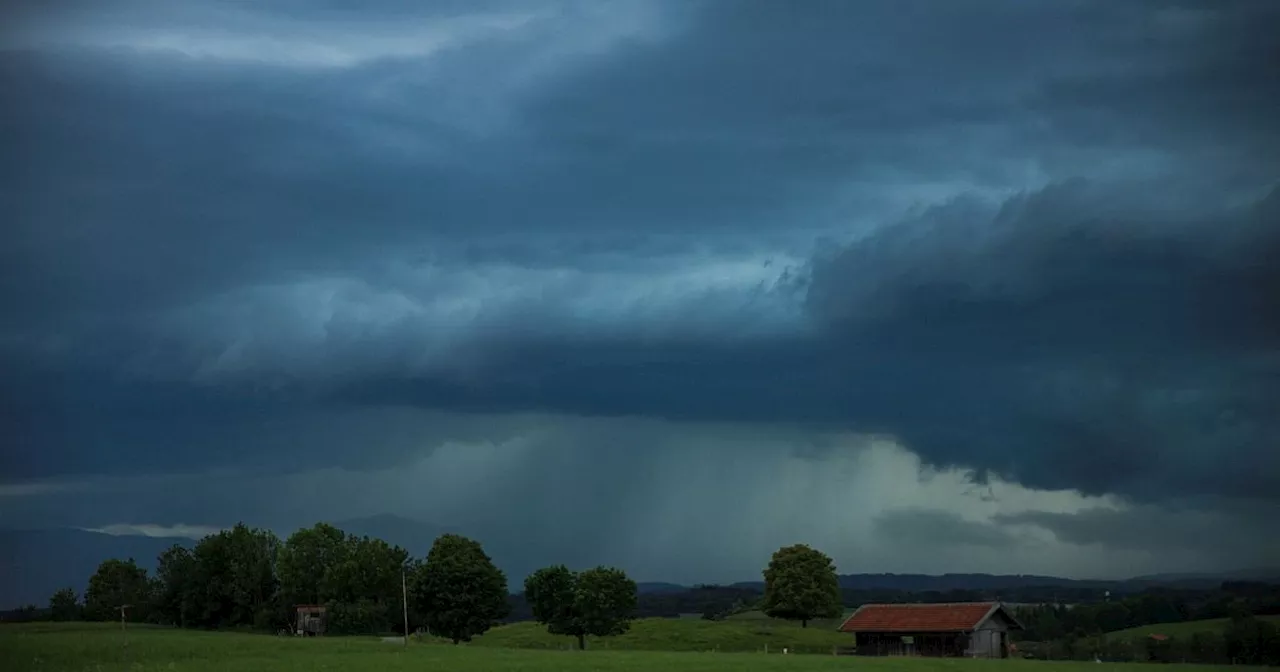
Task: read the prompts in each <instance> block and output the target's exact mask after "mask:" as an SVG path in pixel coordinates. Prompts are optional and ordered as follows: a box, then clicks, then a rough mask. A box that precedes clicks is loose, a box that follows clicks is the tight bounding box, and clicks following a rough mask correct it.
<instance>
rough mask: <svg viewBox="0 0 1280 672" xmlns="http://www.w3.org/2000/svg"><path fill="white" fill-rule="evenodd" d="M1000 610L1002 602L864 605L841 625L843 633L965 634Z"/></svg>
mask: <svg viewBox="0 0 1280 672" xmlns="http://www.w3.org/2000/svg"><path fill="white" fill-rule="evenodd" d="M997 609H1003V607H1001V606H1000V603H999V602H961V603H951V604H864V605H862V606H861V607H858V610H857V611H855V612H853V614H852V615H850V616H849V618H848V619H847V620H846V621H845V622H844V624H843V625H841V626H840V632H964V631H967V630H973V629H974V628H976V627H977V626H978V624H979V623H981V622H982V621H984V620H986V618H987V617H988V616H989V615H991V614H993V613H994V612H995V611H996V610H997ZM1005 615H1006V616H1007V615H1008V613H1007V612H1006V613H1005ZM1010 620H1012V618H1011V619H1010Z"/></svg>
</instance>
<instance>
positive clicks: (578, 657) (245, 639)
mask: <svg viewBox="0 0 1280 672" xmlns="http://www.w3.org/2000/svg"><path fill="white" fill-rule="evenodd" d="M0 661H2V662H3V665H2V666H3V669H4V670H5V671H6V672H34V671H36V670H40V671H41V672H60V671H63V670H67V671H70V670H94V671H96V672H124V671H125V670H154V671H158V670H165V671H168V672H212V671H214V670H217V671H219V672H249V671H250V670H252V671H253V672H295V671H296V672H303V671H306V672H311V671H312V670H350V671H352V672H366V671H367V672H399V671H401V670H404V671H406V672H407V671H410V670H412V671H415V672H417V671H420V670H451V671H454V672H470V671H472V670H474V671H476V672H480V671H484V672H503V671H504V670H513V671H514V670H519V671H521V672H544V671H545V672H560V671H564V672H586V671H587V670H597V671H598V670H619V671H623V672H640V671H642V670H660V671H661V672H729V671H736V670H745V669H750V670H762V671H764V672H770V671H773V670H789V671H792V672H808V671H813V672H820V671H825V670H833V671H834V670H848V669H850V668H851V667H857V668H858V669H859V670H861V671H862V672H931V671H935V670H939V671H942V672H951V671H954V672H983V671H984V670H988V669H999V670H1002V671H1003V672H1017V671H1019V670H1025V671H1026V672H1070V671H1078V672H1108V671H1110V670H1123V671H1125V672H1127V671H1128V670H1140V669H1149V667H1148V668H1140V667H1137V666H1135V665H1132V664H1129V665H1126V664H1106V663H1104V664H1100V665H1099V664H1093V663H1065V662H1063V663H1060V662H1031V661H1020V660H1001V661H981V660H964V659H950V660H938V659H925V658H913V659H903V658H862V659H857V660H853V659H850V658H836V657H833V656H784V655H779V654H771V655H764V654H759V653H692V652H685V653H680V652H653V651H619V650H616V649H611V650H608V651H606V650H603V649H597V650H595V651H586V652H576V651H572V652H570V651H532V650H527V649H503V648H496V647H489V646H450V645H447V644H417V643H414V644H411V645H410V646H409V647H407V648H406V647H404V646H401V645H399V644H387V643H384V642H381V641H378V640H376V639H372V638H356V637H346V638H339V637H329V638H318V639H296V638H292V637H284V638H281V637H272V636H269V635H244V634H233V633H220V632H193V631H180V630H168V629H155V628H137V629H130V630H129V631H127V632H121V631H120V630H119V629H117V628H115V627H114V626H112V625H106V624H68V625H53V624H40V625H6V626H0ZM1177 669H1178V672H1199V671H1207V670H1212V669H1217V668H1212V667H1203V666H1193V665H1185V666H1184V665H1179V666H1177ZM1232 669H1234V670H1242V669H1243V668H1239V667H1236V668H1232Z"/></svg>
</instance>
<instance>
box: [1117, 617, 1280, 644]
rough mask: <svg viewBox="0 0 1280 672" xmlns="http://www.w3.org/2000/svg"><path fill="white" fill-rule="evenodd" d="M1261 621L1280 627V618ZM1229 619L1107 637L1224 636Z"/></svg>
mask: <svg viewBox="0 0 1280 672" xmlns="http://www.w3.org/2000/svg"><path fill="white" fill-rule="evenodd" d="M1258 619H1259V620H1263V621H1270V622H1271V623H1274V624H1275V625H1277V626H1280V616H1259V617H1258ZM1227 622H1228V619H1225V618H1210V619H1206V620H1203V621H1184V622H1182V623H1160V624H1157V625H1143V626H1139V627H1136V628H1129V629H1127V630H1117V631H1115V632H1109V633H1107V637H1110V638H1116V639H1130V638H1135V637H1147V636H1148V635H1155V634H1160V635H1168V636H1170V637H1190V636H1191V635H1194V634H1196V633H1198V632H1207V633H1213V634H1222V631H1223V630H1224V629H1226V627H1227Z"/></svg>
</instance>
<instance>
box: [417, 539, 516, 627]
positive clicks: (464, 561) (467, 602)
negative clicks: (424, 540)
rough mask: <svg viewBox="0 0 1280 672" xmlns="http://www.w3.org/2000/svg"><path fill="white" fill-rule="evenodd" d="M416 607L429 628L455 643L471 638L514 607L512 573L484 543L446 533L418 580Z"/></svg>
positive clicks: (431, 554)
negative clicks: (506, 572)
mask: <svg viewBox="0 0 1280 672" xmlns="http://www.w3.org/2000/svg"><path fill="white" fill-rule="evenodd" d="M414 601H415V603H416V611H417V612H418V613H419V614H421V617H422V619H423V620H424V622H425V624H426V626H427V629H428V630H429V631H430V632H431V633H433V634H436V635H440V636H442V637H448V638H449V639H450V640H452V641H453V643H454V644H457V643H458V642H469V641H471V638H472V637H475V636H476V635H480V634H483V633H484V632H485V631H487V630H488V629H489V628H491V627H493V625H495V624H496V623H497V622H498V621H499V620H501V619H502V618H503V617H504V616H506V615H507V613H508V612H509V610H510V606H509V605H508V603H507V577H506V575H504V574H503V573H502V570H500V569H498V568H497V566H495V565H494V564H493V560H491V559H490V558H489V556H488V555H487V554H486V553H485V552H484V549H483V548H482V547H481V546H480V544H479V542H476V541H474V540H472V539H468V538H466V537H463V536H461V535H457V534H445V535H441V536H440V537H439V538H437V539H436V540H435V543H433V544H432V545H431V550H430V551H429V552H428V553H427V560H426V562H425V563H423V564H422V565H421V568H420V569H419V570H418V573H417V576H416V577H415V580H414Z"/></svg>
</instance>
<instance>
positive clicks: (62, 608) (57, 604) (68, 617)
mask: <svg viewBox="0 0 1280 672" xmlns="http://www.w3.org/2000/svg"><path fill="white" fill-rule="evenodd" d="M49 618H50V619H52V620H55V621H76V620H80V601H79V599H77V598H76V591H75V589H74V588H63V589H62V590H59V591H58V592H56V593H54V594H53V597H50V598H49Z"/></svg>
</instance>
